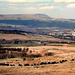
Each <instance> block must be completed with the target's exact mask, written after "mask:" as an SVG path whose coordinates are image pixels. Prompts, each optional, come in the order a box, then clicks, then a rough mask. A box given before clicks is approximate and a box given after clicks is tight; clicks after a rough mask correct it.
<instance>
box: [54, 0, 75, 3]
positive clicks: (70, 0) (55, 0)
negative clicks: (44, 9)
mask: <svg viewBox="0 0 75 75" xmlns="http://www.w3.org/2000/svg"><path fill="white" fill-rule="evenodd" d="M53 2H65V3H69V2H75V0H53Z"/></svg>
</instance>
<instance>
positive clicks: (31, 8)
mask: <svg viewBox="0 0 75 75" xmlns="http://www.w3.org/2000/svg"><path fill="white" fill-rule="evenodd" d="M26 9H30V10H33V9H36V8H35V7H28V8H26Z"/></svg>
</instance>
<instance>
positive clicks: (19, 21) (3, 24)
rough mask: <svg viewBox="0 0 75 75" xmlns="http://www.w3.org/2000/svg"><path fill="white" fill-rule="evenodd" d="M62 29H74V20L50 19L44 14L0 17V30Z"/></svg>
mask: <svg viewBox="0 0 75 75" xmlns="http://www.w3.org/2000/svg"><path fill="white" fill-rule="evenodd" d="M48 27H49V28H50V27H57V28H60V29H61V28H64V29H70V28H71V29H74V28H75V19H58V18H52V17H49V16H48V15H45V14H11V15H0V29H20V30H24V29H27V28H48Z"/></svg>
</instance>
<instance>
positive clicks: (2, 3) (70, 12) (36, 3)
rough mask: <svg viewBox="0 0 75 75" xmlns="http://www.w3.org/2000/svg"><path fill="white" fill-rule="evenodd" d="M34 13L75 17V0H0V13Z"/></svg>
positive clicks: (56, 16) (57, 16)
mask: <svg viewBox="0 0 75 75" xmlns="http://www.w3.org/2000/svg"><path fill="white" fill-rule="evenodd" d="M36 13H41V14H47V15H48V16H50V17H54V18H66V19H75V0H0V14H36Z"/></svg>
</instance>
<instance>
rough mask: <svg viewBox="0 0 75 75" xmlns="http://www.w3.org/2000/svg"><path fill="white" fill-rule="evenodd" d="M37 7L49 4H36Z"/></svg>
mask: <svg viewBox="0 0 75 75" xmlns="http://www.w3.org/2000/svg"><path fill="white" fill-rule="evenodd" d="M37 5H38V6H43V5H49V3H41V4H37Z"/></svg>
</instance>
